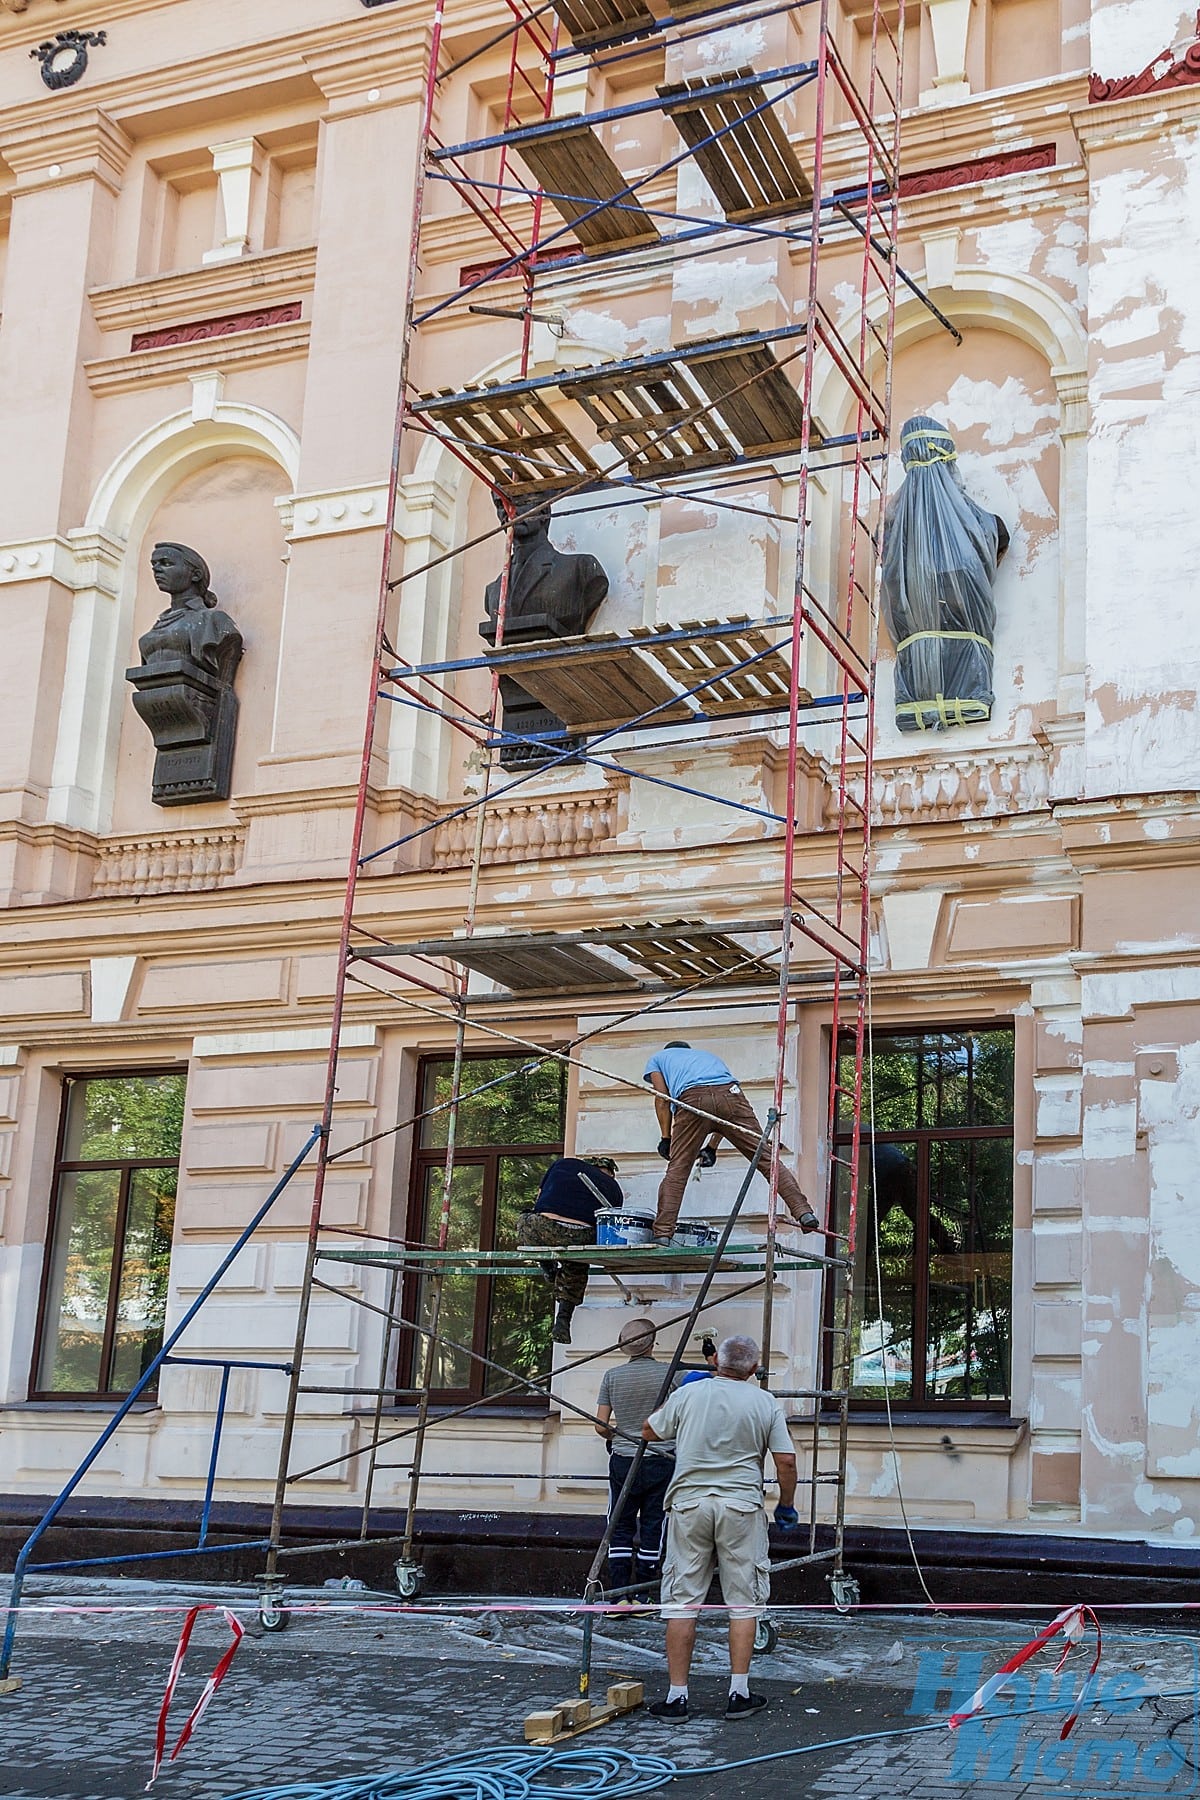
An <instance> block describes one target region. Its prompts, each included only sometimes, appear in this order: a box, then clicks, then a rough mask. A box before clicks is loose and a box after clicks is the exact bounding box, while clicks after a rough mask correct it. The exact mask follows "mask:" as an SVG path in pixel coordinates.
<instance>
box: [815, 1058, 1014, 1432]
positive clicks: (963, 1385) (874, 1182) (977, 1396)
mask: <svg viewBox="0 0 1200 1800" xmlns="http://www.w3.org/2000/svg"><path fill="white" fill-rule="evenodd" d="M842 1056H843V1069H842V1076H841V1079H842V1084H843V1087H844V1088H845V1089H846V1090H847V1093H846V1096H845V1097H843V1099H842V1101H841V1110H840V1116H839V1121H838V1124H839V1134H838V1146H837V1149H838V1155H839V1157H840V1158H841V1159H842V1163H841V1166H839V1168H838V1182H837V1191H836V1202H837V1206H838V1210H839V1215H840V1217H841V1218H842V1220H843V1226H844V1222H845V1219H846V1217H847V1206H848V1190H849V1182H848V1170H847V1169H846V1168H845V1154H846V1150H847V1148H848V1144H849V1141H850V1138H849V1133H850V1126H851V1124H852V1113H851V1109H850V1104H849V1098H848V1095H849V1092H850V1090H851V1084H852V1074H853V1064H852V1061H851V1060H850V1056H849V1052H848V1050H847V1048H846V1047H843V1050H842ZM1012 1070H1013V1043H1012V1032H1011V1030H1010V1029H1007V1028H997V1027H992V1028H988V1029H984V1030H968V1029H956V1030H948V1031H927V1032H898V1033H894V1034H887V1035H885V1034H876V1037H875V1043H874V1060H873V1068H872V1067H868V1071H867V1078H866V1080H865V1082H864V1089H863V1113H864V1117H863V1133H862V1138H861V1151H860V1186H859V1195H860V1205H859V1224H858V1248H857V1255H856V1265H855V1272H854V1287H855V1308H854V1314H855V1325H854V1339H853V1351H854V1370H855V1386H854V1391H855V1394H856V1396H857V1397H858V1398H859V1399H861V1400H865V1401H871V1400H876V1401H877V1400H879V1399H881V1398H882V1397H883V1395H884V1392H885V1387H886V1391H887V1392H888V1393H889V1394H890V1396H891V1398H892V1400H893V1402H895V1403H902V1404H906V1405H922V1404H928V1403H930V1402H937V1403H938V1404H941V1405H953V1404H959V1405H964V1404H969V1405H976V1406H977V1405H981V1404H983V1405H997V1406H999V1405H1006V1404H1007V1401H1008V1383H1009V1365H1010V1338H1011V1330H1010V1320H1011V1306H1012V1272H1011V1262H1012V1092H1013V1086H1012V1083H1013V1075H1012ZM872 1128H873V1129H872ZM876 1233H878V1244H879V1273H880V1275H881V1277H882V1290H883V1291H882V1307H881V1295H880V1293H879V1291H878V1286H879V1284H878V1283H877V1279H876V1267H875V1256H876V1252H875V1242H876ZM881 1311H882V1315H883V1328H882V1331H881V1329H880V1322H879V1321H880V1313H881Z"/></svg>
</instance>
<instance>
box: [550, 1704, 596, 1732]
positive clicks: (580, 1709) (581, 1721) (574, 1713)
mask: <svg viewBox="0 0 1200 1800" xmlns="http://www.w3.org/2000/svg"><path fill="white" fill-rule="evenodd" d="M555 1710H556V1711H557V1712H560V1713H561V1714H562V1715H563V1724H564V1725H565V1726H567V1727H568V1729H569V1728H570V1727H572V1726H579V1725H586V1724H587V1722H588V1720H589V1719H590V1718H591V1716H592V1703H591V1701H590V1700H560V1701H559V1702H558V1705H557V1707H556V1708H555Z"/></svg>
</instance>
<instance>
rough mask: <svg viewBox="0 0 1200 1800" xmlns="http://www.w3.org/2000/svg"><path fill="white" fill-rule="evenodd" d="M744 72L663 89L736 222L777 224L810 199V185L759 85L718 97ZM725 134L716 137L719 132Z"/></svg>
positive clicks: (667, 106) (666, 105)
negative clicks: (773, 221)
mask: <svg viewBox="0 0 1200 1800" xmlns="http://www.w3.org/2000/svg"><path fill="white" fill-rule="evenodd" d="M753 74H754V70H753V69H750V68H741V69H733V70H728V71H726V72H724V73H722V74H719V75H711V76H707V77H705V78H703V79H699V78H696V77H692V78H689V79H688V80H686V81H681V82H673V83H669V84H667V85H665V86H662V87H660V88H659V90H658V93H659V97H660V98H661V100H662V102H663V111H664V112H665V113H666V115H667V117H668V118H669V119H670V120H671V122H672V124H673V125H674V126H675V129H676V130H677V131H678V133H679V135H680V137H681V138H682V139H683V141H684V143H685V144H687V146H688V147H689V149H690V150H691V152H692V155H693V157H694V158H695V160H696V162H697V163H698V164H699V167H700V171H701V173H702V174H703V176H704V179H705V180H706V181H707V182H708V185H709V187H710V188H711V189H712V191H713V193H714V194H715V195H716V196H717V199H718V201H719V202H720V205H721V208H722V210H723V212H724V214H725V217H726V219H727V220H728V221H729V223H730V224H731V225H742V224H750V223H754V222H755V221H757V220H760V219H778V218H782V217H786V216H787V215H788V214H790V213H795V212H799V211H800V209H801V208H802V207H804V206H807V205H808V204H809V203H811V201H812V182H811V181H810V180H809V178H808V175H807V174H806V172H805V170H804V168H803V167H802V165H801V163H800V159H799V157H798V156H797V155H796V152H795V150H794V149H793V148H792V145H791V142H790V141H789V139H788V136H787V133H786V132H785V130H784V128H783V125H782V124H781V122H780V120H779V118H778V116H777V114H776V112H775V109H774V107H773V106H771V104H770V103H769V102H768V99H767V94H766V90H765V89H764V88H763V86H762V84H761V83H759V82H752V81H751V82H749V84H748V85H747V86H745V87H741V88H738V89H736V90H735V91H734V92H732V93H730V92H728V91H726V92H724V93H721V94H719V95H714V94H713V93H712V92H711V90H712V89H713V88H719V87H723V86H725V85H726V84H727V83H729V82H730V81H737V80H742V79H746V78H749V77H752V76H753ZM717 132H719V133H720V136H717V137H714V135H713V134H714V133H717Z"/></svg>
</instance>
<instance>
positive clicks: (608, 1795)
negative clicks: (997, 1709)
mask: <svg viewBox="0 0 1200 1800" xmlns="http://www.w3.org/2000/svg"><path fill="white" fill-rule="evenodd" d="M945 1729H946V1727H945V1723H944V1722H943V1721H941V1720H939V1721H938V1722H937V1723H936V1724H934V1725H908V1726H902V1727H901V1728H900V1729H899V1730H897V1731H871V1732H865V1733H861V1734H858V1735H856V1736H854V1737H847V1738H830V1739H827V1740H826V1741H825V1742H824V1743H820V1744H797V1745H795V1746H794V1747H793V1748H791V1749H789V1750H768V1751H767V1752H766V1753H765V1754H764V1755H762V1756H747V1757H743V1758H742V1759H741V1760H740V1761H738V1762H725V1763H709V1764H707V1765H706V1766H705V1767H704V1768H700V1769H687V1768H680V1766H679V1764H678V1763H676V1762H673V1761H672V1760H671V1758H670V1757H669V1756H656V1755H653V1754H652V1753H646V1752H636V1751H633V1750H618V1749H601V1748H593V1749H589V1750H533V1749H531V1748H530V1747H529V1746H528V1745H527V1744H504V1745H498V1746H497V1747H496V1748H495V1749H494V1750H477V1751H475V1752H474V1753H472V1754H470V1755H467V1756H455V1757H448V1758H444V1759H440V1760H439V1761H437V1762H432V1763H422V1764H421V1765H420V1766H419V1767H418V1768H415V1769H396V1770H393V1771H392V1772H391V1773H389V1774H382V1775H351V1776H348V1777H347V1778H346V1779H345V1780H342V1781H315V1782H314V1781H301V1782H295V1783H289V1784H286V1785H284V1786H282V1787H269V1788H254V1789H252V1790H249V1791H247V1792H244V1793H241V1794H235V1795H233V1796H232V1797H231V1800H583V1797H584V1796H587V1795H591V1796H592V1797H593V1800H623V1797H624V1796H627V1795H631V1794H645V1793H649V1792H651V1791H653V1790H654V1789H656V1788H661V1787H665V1786H666V1785H667V1783H668V1782H670V1781H679V1780H682V1779H684V1778H686V1777H687V1776H689V1775H720V1774H722V1773H724V1772H726V1771H728V1770H731V1769H744V1768H748V1767H750V1765H751V1764H753V1763H763V1762H775V1761H777V1760H778V1759H779V1758H780V1757H784V1756H809V1755H811V1754H812V1753H813V1752H814V1751H818V1750H841V1749H845V1748H847V1747H848V1746H850V1745H855V1744H866V1743H874V1742H875V1741H876V1740H878V1739H879V1738H895V1737H911V1736H913V1734H914V1733H915V1732H920V1731H943V1732H944V1731H945Z"/></svg>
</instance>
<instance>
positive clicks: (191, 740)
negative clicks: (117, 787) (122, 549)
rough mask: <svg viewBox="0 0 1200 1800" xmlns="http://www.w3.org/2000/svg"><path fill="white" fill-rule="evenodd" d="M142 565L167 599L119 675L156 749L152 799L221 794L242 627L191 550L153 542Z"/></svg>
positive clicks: (233, 724) (175, 801)
mask: <svg viewBox="0 0 1200 1800" xmlns="http://www.w3.org/2000/svg"><path fill="white" fill-rule="evenodd" d="M150 567H151V569H152V570H153V573H154V580H155V583H156V584H157V586H158V587H159V588H161V590H162V592H163V593H164V594H167V595H169V596H170V600H171V604H170V605H169V606H168V607H167V609H166V611H165V612H162V613H160V614H159V616H158V618H157V619H156V620H155V621H154V623H153V625H152V626H151V627H150V629H149V631H147V632H144V633H143V634H142V636H141V637H140V638H139V639H138V649H139V650H140V651H141V655H142V665H141V667H140V668H137V669H127V670H126V671H125V679H126V680H127V681H129V682H131V683H132V685H133V688H134V695H133V704H134V708H135V710H136V712H137V714H138V717H139V718H141V719H143V720H144V721H145V723H146V724H147V725H148V726H149V728H150V732H151V734H152V736H153V738H154V744H155V748H156V750H157V751H158V755H157V758H156V759H155V764H154V788H153V795H154V799H155V802H156V803H157V804H158V805H159V806H185V805H187V804H189V803H194V802H196V801H200V800H227V799H228V798H229V785H230V780H231V777H232V771H233V745H234V736H235V733H236V730H237V695H236V694H235V693H234V691H233V679H234V675H235V674H236V672H237V666H238V664H239V662H240V661H241V658H242V634H241V632H240V631H239V630H238V628H237V626H236V625H235V624H234V622H233V620H232V619H231V618H230V617H229V614H228V613H226V612H222V611H221V609H220V607H219V606H218V605H217V597H216V595H215V594H214V593H213V591H212V588H211V587H210V585H209V580H210V576H209V568H208V564H207V563H206V562H205V560H204V558H203V557H202V556H201V555H200V553H199V551H198V550H193V549H192V548H191V547H190V546H189V545H187V544H171V543H164V544H156V545H155V546H154V550H153V553H152V555H151V557H150Z"/></svg>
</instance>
